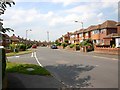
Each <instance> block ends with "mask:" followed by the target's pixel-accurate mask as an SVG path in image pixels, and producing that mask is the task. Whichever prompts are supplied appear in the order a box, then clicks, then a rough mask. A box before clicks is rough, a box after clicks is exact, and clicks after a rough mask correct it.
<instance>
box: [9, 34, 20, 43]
mask: <svg viewBox="0 0 120 90" xmlns="http://www.w3.org/2000/svg"><path fill="white" fill-rule="evenodd" d="M10 38H11V42H12V43H14V44H18V43H19V42H20V40H19V39H18V37H16V36H15V34H13V36H11V37H10Z"/></svg>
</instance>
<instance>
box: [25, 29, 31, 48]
mask: <svg viewBox="0 0 120 90" xmlns="http://www.w3.org/2000/svg"><path fill="white" fill-rule="evenodd" d="M28 31H32V30H31V29H30V30H26V49H27V35H28Z"/></svg>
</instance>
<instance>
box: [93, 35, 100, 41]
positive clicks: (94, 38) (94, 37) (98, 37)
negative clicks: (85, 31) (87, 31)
mask: <svg viewBox="0 0 120 90" xmlns="http://www.w3.org/2000/svg"><path fill="white" fill-rule="evenodd" d="M91 39H93V40H98V39H100V34H92V35H91Z"/></svg>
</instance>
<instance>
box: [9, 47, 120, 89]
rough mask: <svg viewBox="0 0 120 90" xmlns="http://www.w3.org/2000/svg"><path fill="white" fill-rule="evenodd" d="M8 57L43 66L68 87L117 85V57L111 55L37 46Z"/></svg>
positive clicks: (12, 60)
mask: <svg viewBox="0 0 120 90" xmlns="http://www.w3.org/2000/svg"><path fill="white" fill-rule="evenodd" d="M8 59H9V61H11V62H20V63H32V64H37V65H40V66H43V67H45V68H46V69H47V70H49V71H50V72H51V73H52V74H53V76H54V77H55V78H56V79H57V80H59V81H60V82H61V83H63V84H64V85H65V86H66V87H68V88H69V87H74V88H80V87H88V88H118V60H117V56H114V55H103V54H102V55H101V54H94V53H93V54H92V53H80V52H71V51H65V50H59V49H50V48H45V47H42V48H41V47H39V48H38V49H37V50H36V51H34V52H33V53H32V54H27V55H20V56H14V57H9V58H8Z"/></svg>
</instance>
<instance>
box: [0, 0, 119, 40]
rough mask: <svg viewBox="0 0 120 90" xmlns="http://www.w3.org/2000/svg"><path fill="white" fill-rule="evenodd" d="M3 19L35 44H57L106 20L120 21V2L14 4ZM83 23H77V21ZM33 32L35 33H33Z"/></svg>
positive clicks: (29, 0)
mask: <svg viewBox="0 0 120 90" xmlns="http://www.w3.org/2000/svg"><path fill="white" fill-rule="evenodd" d="M14 1H15V3H16V4H15V5H12V7H8V8H7V10H6V11H5V13H4V14H3V15H1V18H2V19H3V20H4V21H3V25H4V27H5V28H6V27H10V28H12V29H14V30H15V31H14V32H11V33H7V34H8V35H10V36H11V35H12V34H15V35H16V36H18V35H19V36H20V37H23V38H26V30H28V32H27V34H28V36H27V38H28V39H31V40H38V41H39V40H40V41H45V40H46V41H47V38H48V37H47V32H49V39H50V41H55V40H56V39H58V38H59V37H61V36H62V35H64V34H66V33H67V32H74V31H76V30H79V29H81V28H82V25H81V23H80V22H83V27H84V28H87V27H89V26H90V25H97V24H101V23H103V22H104V21H106V20H114V21H118V0H113V1H111V0H14ZM76 20H77V21H79V22H78V23H76V22H75V21H76ZM30 30H32V31H30Z"/></svg>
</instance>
